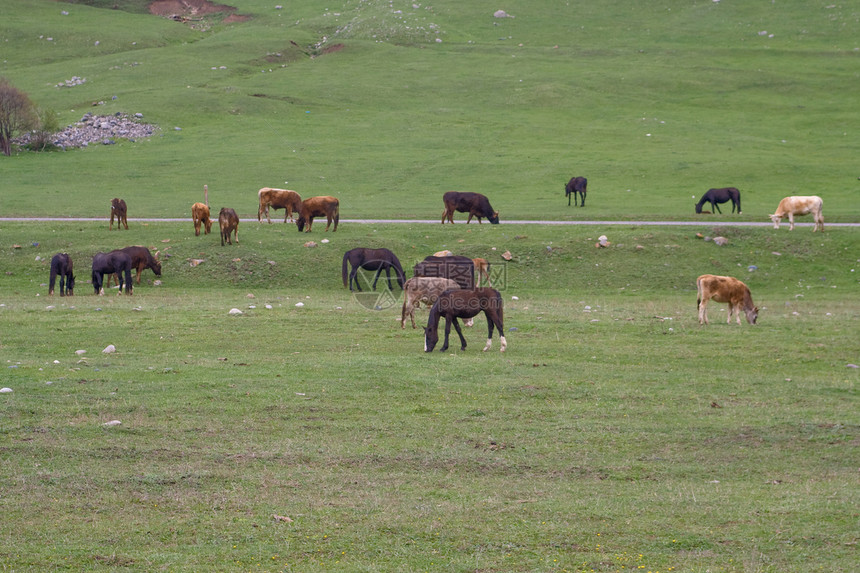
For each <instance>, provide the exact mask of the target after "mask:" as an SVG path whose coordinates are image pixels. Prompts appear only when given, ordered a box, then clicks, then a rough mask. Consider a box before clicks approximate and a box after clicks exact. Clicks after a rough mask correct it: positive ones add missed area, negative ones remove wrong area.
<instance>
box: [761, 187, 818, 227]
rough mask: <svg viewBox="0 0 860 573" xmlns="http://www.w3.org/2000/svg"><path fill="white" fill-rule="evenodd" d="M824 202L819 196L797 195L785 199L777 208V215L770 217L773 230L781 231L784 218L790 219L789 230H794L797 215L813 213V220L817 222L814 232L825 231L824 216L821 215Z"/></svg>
mask: <svg viewBox="0 0 860 573" xmlns="http://www.w3.org/2000/svg"><path fill="white" fill-rule="evenodd" d="M823 205H824V202H823V201H822V200H821V197H819V196H818V195H797V196H794V197H785V198H784V199H783V200H782V201H780V202H779V206H778V207H777V208H776V213H774V214H773V215H771V216H770V220H771V221H773V228H774V229H779V222H780V221H781V220H782V218H783V217H788V223H789V226H788V230H789V231H793V230H794V216H795V215H809V214H810V213H812V218H813V219H814V220H815V226H814V227H812V232H813V233H814V232H815V231H822V232H823V231H824V216H823V215H822V214H821V208H822V207H823Z"/></svg>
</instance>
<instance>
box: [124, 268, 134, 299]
mask: <svg viewBox="0 0 860 573" xmlns="http://www.w3.org/2000/svg"><path fill="white" fill-rule="evenodd" d="M133 292H134V283H133V282H131V267H129V268H128V269H126V271H125V294H132V293H133Z"/></svg>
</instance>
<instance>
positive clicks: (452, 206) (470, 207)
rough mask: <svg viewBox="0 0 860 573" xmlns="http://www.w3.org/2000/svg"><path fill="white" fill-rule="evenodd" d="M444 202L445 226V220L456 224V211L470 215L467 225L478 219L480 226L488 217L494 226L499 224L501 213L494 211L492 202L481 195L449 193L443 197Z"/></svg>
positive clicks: (443, 220)
mask: <svg viewBox="0 0 860 573" xmlns="http://www.w3.org/2000/svg"><path fill="white" fill-rule="evenodd" d="M442 201H443V202H444V203H445V210H444V211H443V212H442V224H443V225H444V224H445V219H448V221H449V222H450V223H451V224H452V225H453V224H454V211H459V212H460V213H468V214H469V218H468V219H466V224H467V225H468V224H469V221H471V220H472V217H477V218H478V224H480V223H481V218H482V217H486V218H487V219H488V220H489V221H490V223H492V224H493V225H498V224H499V212H498V211H493V208H492V207H491V206H490V200H489V199H487V197H486V196H484V195H481V194H480V193H470V192H460V191H448V192H447V193H445V194H444V195H443V196H442Z"/></svg>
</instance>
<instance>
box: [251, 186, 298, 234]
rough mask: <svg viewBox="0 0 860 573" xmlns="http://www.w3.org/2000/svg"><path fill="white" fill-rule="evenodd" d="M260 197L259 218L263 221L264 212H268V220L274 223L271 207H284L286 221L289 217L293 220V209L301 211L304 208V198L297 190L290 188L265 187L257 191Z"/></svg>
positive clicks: (275, 208) (276, 208)
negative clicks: (271, 217)
mask: <svg viewBox="0 0 860 573" xmlns="http://www.w3.org/2000/svg"><path fill="white" fill-rule="evenodd" d="M257 195H258V196H259V198H260V208H259V209H257V220H258V221H260V222H261V223H262V222H263V213H265V214H266V220H267V221H268V222H269V224H270V225H271V224H272V220H271V219H270V218H269V207H271V208H272V209H274V210H275V211H277V210H278V209H284V210H285V211H286V213H284V223H286V222H287V219H288V218H289V220H290V221H292V220H293V211H295V212H296V213H299V212H300V211H301V209H302V198H301V197H300V196H299V194H298V193H296V192H295V191H290V190H289V189H273V188H272V187H263V188H262V189H260V190H259V191H258V192H257Z"/></svg>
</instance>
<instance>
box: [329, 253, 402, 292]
mask: <svg viewBox="0 0 860 573" xmlns="http://www.w3.org/2000/svg"><path fill="white" fill-rule="evenodd" d="M347 263H349V264H350V265H352V270H351V271H350V272H349V290H353V288H352V285H353V283H355V288H357V289H358V290H359V291H361V284H360V281H359V280H358V278H357V277H356V276H355V275H356V273H358V269H360V268H361V269H365V270H367V271H376V275H374V277H373V286H372V287H371V289H372V290H376V283H377V281H378V280H379V274H380V273H381V272H382V271H385V276H386V277H387V278H388V290H393V289H392V287H391V269H394V272H395V273H397V284H399V285H400V288H403V282H404V280H405V277H404V275H403V267H402V266H400V260H399V259H398V258H397V255H395V254H394V253H392V252H391V251H389V250H388V249H365V248H364V247H358V248H356V249H351V250H349V251H347V252H345V253H344V254H343V267H342V269H341V276H342V277H343V286H346V283H347V281H346V276H347V273H346V271H347Z"/></svg>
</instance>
